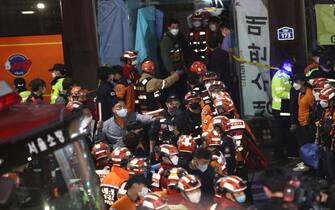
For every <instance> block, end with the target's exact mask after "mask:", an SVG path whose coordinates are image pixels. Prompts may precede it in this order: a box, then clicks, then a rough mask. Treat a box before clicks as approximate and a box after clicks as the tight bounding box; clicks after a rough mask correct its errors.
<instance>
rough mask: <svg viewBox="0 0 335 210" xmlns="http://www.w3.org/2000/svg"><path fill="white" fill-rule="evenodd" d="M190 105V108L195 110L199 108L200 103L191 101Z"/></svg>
mask: <svg viewBox="0 0 335 210" xmlns="http://www.w3.org/2000/svg"><path fill="white" fill-rule="evenodd" d="M190 107H191V109H193V110H195V109H200V105H199V103H192V104H191V105H190Z"/></svg>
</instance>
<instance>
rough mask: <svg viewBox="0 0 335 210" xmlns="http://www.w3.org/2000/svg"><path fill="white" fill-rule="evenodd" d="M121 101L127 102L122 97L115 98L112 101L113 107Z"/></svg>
mask: <svg viewBox="0 0 335 210" xmlns="http://www.w3.org/2000/svg"><path fill="white" fill-rule="evenodd" d="M121 101H123V102H125V101H124V100H123V99H122V98H115V99H114V100H113V101H112V103H111V105H112V108H113V107H114V106H115V105H116V104H118V103H119V102H121Z"/></svg>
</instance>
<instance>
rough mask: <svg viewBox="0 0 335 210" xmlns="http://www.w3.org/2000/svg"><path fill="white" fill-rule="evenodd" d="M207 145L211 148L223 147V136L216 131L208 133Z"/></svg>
mask: <svg viewBox="0 0 335 210" xmlns="http://www.w3.org/2000/svg"><path fill="white" fill-rule="evenodd" d="M206 143H207V145H208V146H209V147H212V146H220V145H222V143H223V141H222V136H221V134H220V133H219V132H218V131H217V130H215V129H212V130H210V131H208V135H207V138H206Z"/></svg>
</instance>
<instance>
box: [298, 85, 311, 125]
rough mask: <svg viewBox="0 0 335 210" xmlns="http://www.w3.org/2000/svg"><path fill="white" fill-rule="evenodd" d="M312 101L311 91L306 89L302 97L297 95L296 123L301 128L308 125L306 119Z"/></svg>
mask: <svg viewBox="0 0 335 210" xmlns="http://www.w3.org/2000/svg"><path fill="white" fill-rule="evenodd" d="M313 101H314V97H313V93H312V89H311V88H309V87H307V88H306V92H305V94H304V95H301V93H300V94H299V97H298V105H299V108H298V121H299V124H300V125H301V126H305V125H307V124H308V117H309V112H310V108H311V107H312V104H313Z"/></svg>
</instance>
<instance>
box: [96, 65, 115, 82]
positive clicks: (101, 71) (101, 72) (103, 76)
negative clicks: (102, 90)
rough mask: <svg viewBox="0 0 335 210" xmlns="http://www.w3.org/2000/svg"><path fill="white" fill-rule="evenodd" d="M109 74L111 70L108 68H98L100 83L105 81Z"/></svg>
mask: <svg viewBox="0 0 335 210" xmlns="http://www.w3.org/2000/svg"><path fill="white" fill-rule="evenodd" d="M111 74H112V69H111V68H110V67H108V66H101V67H99V68H98V77H99V79H100V80H101V81H106V80H107V79H108V77H109V75H111Z"/></svg>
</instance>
